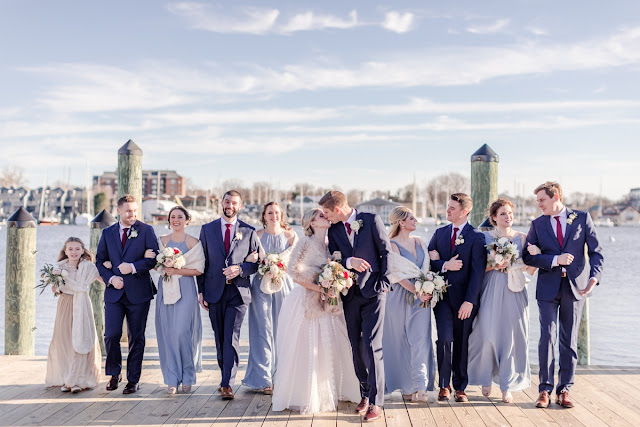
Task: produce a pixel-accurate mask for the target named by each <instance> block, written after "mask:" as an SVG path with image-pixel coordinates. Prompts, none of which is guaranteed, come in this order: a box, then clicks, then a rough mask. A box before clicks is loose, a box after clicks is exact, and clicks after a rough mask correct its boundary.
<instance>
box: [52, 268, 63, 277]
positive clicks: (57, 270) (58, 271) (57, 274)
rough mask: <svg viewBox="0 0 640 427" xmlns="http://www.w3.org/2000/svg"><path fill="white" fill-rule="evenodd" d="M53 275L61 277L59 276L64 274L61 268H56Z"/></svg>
mask: <svg viewBox="0 0 640 427" xmlns="http://www.w3.org/2000/svg"><path fill="white" fill-rule="evenodd" d="M51 274H54V275H56V276H59V275H61V274H62V269H61V268H54V269H53V270H51Z"/></svg>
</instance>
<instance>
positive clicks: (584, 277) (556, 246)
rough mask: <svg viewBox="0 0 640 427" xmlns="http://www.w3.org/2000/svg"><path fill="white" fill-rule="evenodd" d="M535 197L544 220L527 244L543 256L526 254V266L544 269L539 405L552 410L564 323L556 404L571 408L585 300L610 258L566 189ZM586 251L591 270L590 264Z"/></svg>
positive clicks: (551, 188) (553, 187)
mask: <svg viewBox="0 0 640 427" xmlns="http://www.w3.org/2000/svg"><path fill="white" fill-rule="evenodd" d="M534 194H535V195H536V199H537V201H538V207H539V208H540V209H541V210H542V215H541V216H539V217H538V218H536V219H534V220H533V222H532V223H531V228H530V229H529V234H528V235H527V244H528V245H535V246H537V247H538V248H539V251H536V250H527V251H524V253H523V256H522V258H523V260H524V262H525V264H527V265H531V266H534V267H537V268H538V269H539V270H538V284H537V286H536V299H537V300H538V309H539V311H540V342H539V344H538V358H539V363H540V374H539V375H540V385H539V390H538V391H539V392H540V395H539V396H538V399H537V400H536V406H537V407H538V408H546V407H548V406H549V400H550V397H549V395H550V393H551V392H552V391H553V375H554V369H555V355H554V353H555V343H556V334H557V332H556V331H558V323H559V326H560V328H559V331H560V360H559V365H560V370H559V371H558V386H557V388H556V404H558V405H561V406H563V407H565V408H571V407H573V406H574V403H573V401H572V400H571V396H569V390H570V389H571V386H572V385H573V380H574V374H575V369H576V364H577V362H578V327H579V326H580V319H581V317H582V308H583V306H584V300H585V298H587V297H588V296H589V294H590V293H591V291H592V290H593V289H594V287H595V286H596V285H597V284H598V283H599V282H600V275H601V274H602V266H603V260H604V259H603V256H602V248H601V247H600V242H599V241H598V235H597V234H596V229H595V227H594V225H593V221H592V219H591V216H590V215H589V214H588V213H587V212H583V211H578V210H572V209H569V208H567V207H565V206H564V204H563V202H562V188H561V187H560V184H558V183H555V182H545V183H544V184H542V185H540V186H538V188H536V189H535V191H534ZM585 248H586V252H587V253H588V260H589V265H587V263H586V259H585ZM538 252H541V253H538Z"/></svg>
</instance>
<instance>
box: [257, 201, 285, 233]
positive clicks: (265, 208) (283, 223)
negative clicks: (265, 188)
mask: <svg viewBox="0 0 640 427" xmlns="http://www.w3.org/2000/svg"><path fill="white" fill-rule="evenodd" d="M269 206H277V207H278V209H280V227H282V228H283V229H284V230H291V226H290V225H289V223H288V222H286V221H285V220H284V211H283V210H282V206H280V203H278V202H269V203H267V204H266V205H264V207H263V208H262V215H260V222H261V223H262V226H263V227H264V228H267V220H266V219H264V216H265V215H266V214H267V208H268V207H269Z"/></svg>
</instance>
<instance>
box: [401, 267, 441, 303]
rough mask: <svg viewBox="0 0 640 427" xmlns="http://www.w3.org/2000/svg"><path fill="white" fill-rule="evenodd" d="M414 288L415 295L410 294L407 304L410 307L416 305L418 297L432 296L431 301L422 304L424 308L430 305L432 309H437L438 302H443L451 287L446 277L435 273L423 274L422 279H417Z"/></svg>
mask: <svg viewBox="0 0 640 427" xmlns="http://www.w3.org/2000/svg"><path fill="white" fill-rule="evenodd" d="M414 286H415V287H416V292H415V294H411V293H409V294H408V295H407V303H408V304H409V305H414V304H415V302H416V300H417V299H418V297H424V296H427V295H431V299H430V300H429V301H423V302H421V303H420V306H421V307H422V308H426V307H427V305H430V306H431V308H433V307H435V306H436V304H437V303H438V301H441V300H442V297H443V295H444V293H445V292H447V288H448V287H449V285H448V284H447V281H446V280H445V279H444V277H442V276H441V275H440V274H438V273H436V272H433V271H428V272H427V273H426V274H421V275H420V277H418V278H417V279H416V281H415V283H414Z"/></svg>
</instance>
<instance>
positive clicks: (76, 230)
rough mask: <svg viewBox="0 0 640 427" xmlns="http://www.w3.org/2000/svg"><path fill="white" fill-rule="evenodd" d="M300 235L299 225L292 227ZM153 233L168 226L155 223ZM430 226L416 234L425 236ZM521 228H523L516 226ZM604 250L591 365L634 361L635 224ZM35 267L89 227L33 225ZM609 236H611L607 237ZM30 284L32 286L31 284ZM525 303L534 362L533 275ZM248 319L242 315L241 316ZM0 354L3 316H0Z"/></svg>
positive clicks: (0, 244)
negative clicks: (36, 226) (529, 324)
mask: <svg viewBox="0 0 640 427" xmlns="http://www.w3.org/2000/svg"><path fill="white" fill-rule="evenodd" d="M295 228H296V231H297V232H298V235H302V233H301V230H300V228H299V227H295ZM155 229H156V233H157V234H158V235H162V234H167V233H168V230H167V229H166V228H164V227H162V226H156V227H155ZM434 230H435V228H430V229H429V230H428V231H425V230H424V229H422V230H419V231H417V232H416V233H417V234H419V235H421V236H422V237H423V238H425V239H430V238H431V235H432V234H433V232H434ZM522 231H525V232H526V229H522ZM187 232H188V233H190V234H192V235H194V236H196V237H197V236H198V235H199V234H200V227H188V228H187ZM598 232H599V237H600V240H601V243H602V246H603V249H604V256H605V269H604V273H603V275H602V284H601V285H600V286H598V287H597V288H596V289H595V291H594V295H593V296H592V297H591V301H590V305H591V307H590V310H591V313H590V319H591V322H590V327H591V362H592V364H595V365H633V366H639V365H640V328H639V327H638V326H640V311H638V309H637V308H636V307H637V306H636V301H638V300H640V286H638V285H640V283H639V282H640V279H639V277H640V251H638V241H639V240H640V228H618V227H616V228H601V229H599V230H598ZM37 236H38V239H37V250H38V253H37V255H36V266H37V269H38V270H39V269H40V268H42V266H43V265H44V264H45V263H51V262H54V261H55V260H56V258H57V255H58V253H59V251H60V249H61V248H62V245H63V243H64V241H65V240H66V239H67V238H68V237H69V236H75V237H80V238H81V239H82V240H83V241H84V242H85V243H88V242H89V228H88V227H83V226H72V225H69V226H58V227H39V228H38V231H37ZM610 237H613V238H614V239H615V241H614V242H612V241H610V240H611V239H610ZM0 248H2V249H3V250H4V248H6V230H2V231H1V232H0ZM0 262H1V263H0V290H1V294H2V297H1V298H0V311H1V312H2V313H4V286H5V285H4V281H5V266H4V257H3V258H2V259H1V260H0ZM34 286H35V284H34ZM528 292H529V306H530V312H531V327H530V339H529V351H530V355H531V361H532V362H533V363H536V362H537V360H538V355H537V342H538V338H539V336H540V335H539V323H538V307H537V303H536V300H535V278H534V280H533V281H532V283H531V284H530V285H529V289H528ZM56 304H57V299H55V298H54V297H53V294H52V293H51V292H49V291H45V292H44V293H43V294H42V295H38V294H37V292H36V331H35V338H36V346H35V353H36V355H46V354H47V350H48V348H49V342H50V340H51V335H52V333H53V322H54V318H55V312H56ZM154 314H155V304H154V301H152V303H151V308H150V310H149V320H148V323H147V338H152V339H153V338H155V327H154V325H155V320H154ZM201 315H202V323H203V326H204V327H203V339H204V340H205V343H206V345H213V331H212V329H211V323H210V321H209V318H208V315H207V313H206V312H205V311H204V310H201ZM247 317H248V316H247ZM246 320H247V319H246V318H245V325H244V326H243V328H242V336H241V338H243V339H248V325H247V324H246V323H247V322H246ZM0 354H4V316H0Z"/></svg>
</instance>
